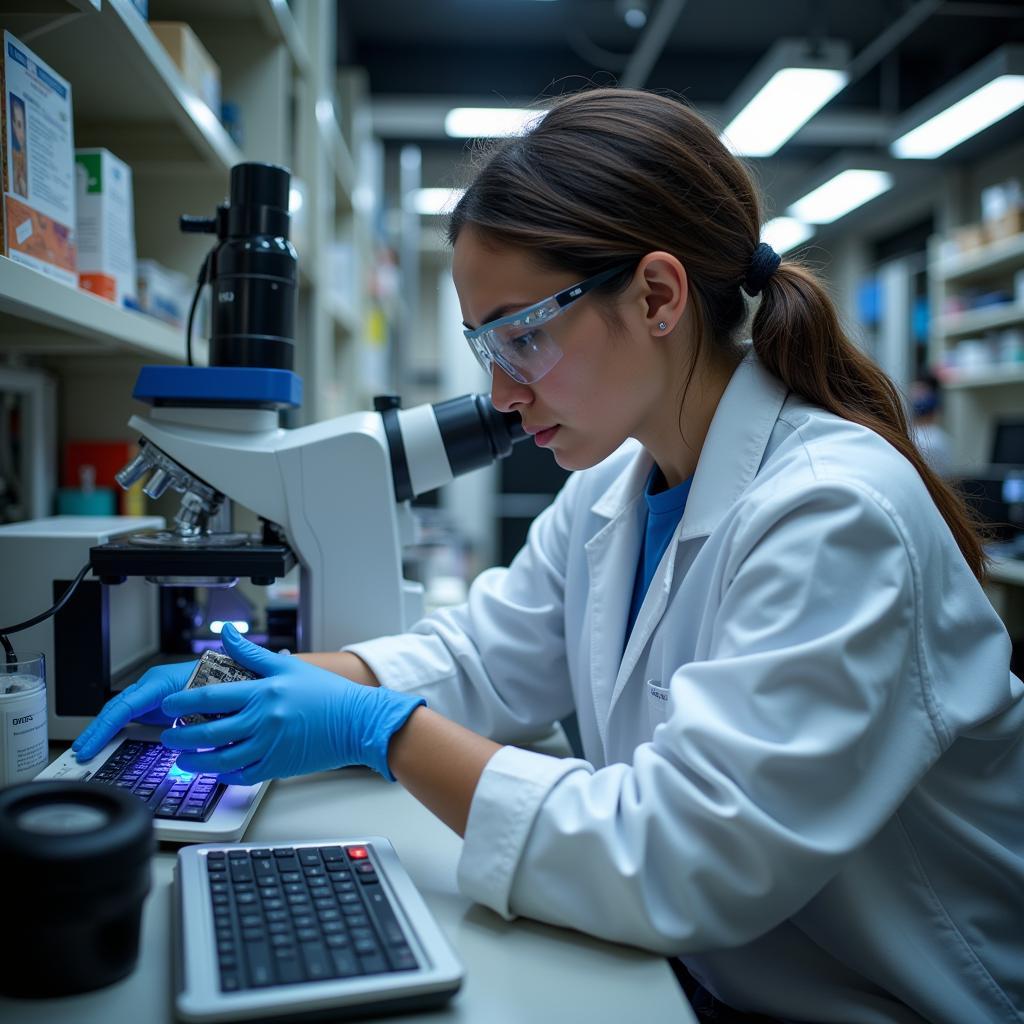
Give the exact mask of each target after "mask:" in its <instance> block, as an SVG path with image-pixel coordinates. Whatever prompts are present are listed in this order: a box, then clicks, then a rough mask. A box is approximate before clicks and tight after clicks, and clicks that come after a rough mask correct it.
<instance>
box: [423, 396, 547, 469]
mask: <svg viewBox="0 0 1024 1024" xmlns="http://www.w3.org/2000/svg"><path fill="white" fill-rule="evenodd" d="M434 415H435V416H436V417H437V426H438V429H439V430H440V431H441V440H442V441H443V442H444V450H445V452H446V453H447V455H448V462H449V464H450V465H451V467H452V475H453V476H460V475H461V474H462V473H468V472H469V471H470V470H472V469H479V468H480V467H481V466H488V465H490V464H491V463H492V462H494V460H495V459H503V458H505V456H507V455H508V454H510V453H511V451H512V446H513V445H514V444H515V443H516V442H517V441H521V440H523V439H524V438H525V437H526V436H527V434H526V431H525V430H523V423H522V420H521V419H520V418H519V414H518V413H503V412H499V411H498V410H497V409H495V408H494V406H493V405H491V400H490V398H488V396H487V395H462V396H460V397H459V398H449V399H448V400H447V401H446V402H438V403H436V404H435V405H434Z"/></svg>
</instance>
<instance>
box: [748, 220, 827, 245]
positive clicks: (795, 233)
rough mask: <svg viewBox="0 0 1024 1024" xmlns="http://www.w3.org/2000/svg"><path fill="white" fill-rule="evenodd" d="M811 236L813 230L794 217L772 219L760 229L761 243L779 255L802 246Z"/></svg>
mask: <svg viewBox="0 0 1024 1024" xmlns="http://www.w3.org/2000/svg"><path fill="white" fill-rule="evenodd" d="M813 234H814V228H813V227H811V225H810V224H806V223H805V222H804V221H802V220H797V219H796V217H773V218H772V219H771V220H769V221H765V224H764V226H763V227H762V228H761V241H762V242H767V243H768V244H769V245H770V246H771V247H772V248H773V249H774V250H775V251H776V252H777V253H780V254H781V253H785V252H789V250H790V249H795V248H796V247H797V246H798V245H803V243H804V242H806V241H807V239H808V238H810V237H811V236H812V235H813Z"/></svg>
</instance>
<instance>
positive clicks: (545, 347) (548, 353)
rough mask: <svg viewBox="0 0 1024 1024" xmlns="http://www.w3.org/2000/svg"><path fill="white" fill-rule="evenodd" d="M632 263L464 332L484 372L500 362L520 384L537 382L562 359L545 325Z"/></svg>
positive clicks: (489, 371) (559, 349)
mask: <svg viewBox="0 0 1024 1024" xmlns="http://www.w3.org/2000/svg"><path fill="white" fill-rule="evenodd" d="M631 265H632V264H630V263H621V264H619V265H618V266H617V267H612V269H611V270H605V271H603V272H602V273H600V274H595V275H594V276H593V277H588V278H587V279H586V280H585V281H580V283H579V284H574V285H573V286H572V287H571V288H566V289H565V290H564V291H561V292H558V293H557V294H556V295H552V296H551V297H550V298H547V299H542V300H541V301H540V302H535V303H534V304H533V305H532V306H527V308H526V309H523V310H520V311H519V312H518V313H513V314H512V315H511V316H503V317H501V318H500V319H498V320H492V321H491V322H490V323H487V324H483V325H482V326H480V327H478V328H477V329H476V330H475V331H465V332H464V333H465V335H466V341H468V342H469V347H470V348H471V349H472V350H473V355H475V356H476V358H477V362H478V363H479V364H480V365H481V366H482V367H483V369H484V373H487V374H491V373H493V367H494V364H495V363H497V364H498V366H500V367H501V368H502V369H503V370H504V371H505V373H507V374H508V375H509V376H510V377H511V378H512V379H513V380H517V381H519V383H520V384H536V383H537V381H539V380H540V379H541V377H543V376H544V374H546V373H547V372H548V371H549V370H551V368H552V367H553V366H554V365H555V364H556V363H557V362H558V360H559V359H561V358H562V350H561V348H559V346H558V343H557V342H556V341H555V340H554V338H552V337H551V335H550V334H548V332H547V331H546V330H545V327H547V325H548V324H549V323H551V321H552V320H554V319H555V317H557V316H558V315H559V314H560V313H564V312H565V311H566V310H567V309H568V308H569V307H570V306H571V305H572V304H573V303H574V302H577V301H578V300H579V299H582V298H583V296H584V295H586V294H587V292H589V291H592V290H593V289H594V288H596V287H598V285H602V284H604V283H605V282H606V281H610V280H611V279H612V278H613V277H615V275H616V274H621V273H622V271H623V270H626V269H627V268H628V267H630V266H631Z"/></svg>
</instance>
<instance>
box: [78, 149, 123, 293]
mask: <svg viewBox="0 0 1024 1024" xmlns="http://www.w3.org/2000/svg"><path fill="white" fill-rule="evenodd" d="M75 174H76V185H77V190H76V201H75V212H76V217H77V222H76V223H77V235H76V238H77V242H78V287H79V288H81V289H82V290H83V291H87V292H91V293H92V294H93V295H98V296H100V298H103V299H107V300H109V301H110V302H114V303H116V304H117V305H119V306H121V305H124V303H125V300H126V299H131V298H132V297H133V296H134V295H135V289H136V288H137V283H136V270H135V215H134V211H133V205H132V169H131V168H130V167H129V166H128V165H127V164H126V163H124V161H122V160H118V158H117V157H116V156H114V154H113V153H111V152H110V150H107V149H76V150H75Z"/></svg>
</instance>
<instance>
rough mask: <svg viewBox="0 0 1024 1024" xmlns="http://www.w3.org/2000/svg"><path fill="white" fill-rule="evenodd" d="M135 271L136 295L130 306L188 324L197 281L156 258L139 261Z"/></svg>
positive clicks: (163, 318) (173, 321)
mask: <svg viewBox="0 0 1024 1024" xmlns="http://www.w3.org/2000/svg"><path fill="white" fill-rule="evenodd" d="M135 271H136V273H135V280H136V294H135V299H134V301H132V302H130V303H129V305H131V306H132V307H133V308H135V309H139V310H141V311H142V312H143V313H149V315H150V316H156V317H159V318H160V319H161V320H166V321H167V322H168V323H170V324H174V325H175V326H176V327H180V326H181V325H182V324H184V323H185V317H186V316H187V315H188V307H189V303H190V302H191V301H192V292H193V288H194V285H193V283H192V282H190V281H189V279H188V278H187V277H186V276H185V275H184V274H179V273H178V272H177V271H176V270H170V269H168V268H167V267H165V266H163V264H161V263H157V261H156V260H136V262H135Z"/></svg>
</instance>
